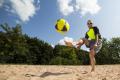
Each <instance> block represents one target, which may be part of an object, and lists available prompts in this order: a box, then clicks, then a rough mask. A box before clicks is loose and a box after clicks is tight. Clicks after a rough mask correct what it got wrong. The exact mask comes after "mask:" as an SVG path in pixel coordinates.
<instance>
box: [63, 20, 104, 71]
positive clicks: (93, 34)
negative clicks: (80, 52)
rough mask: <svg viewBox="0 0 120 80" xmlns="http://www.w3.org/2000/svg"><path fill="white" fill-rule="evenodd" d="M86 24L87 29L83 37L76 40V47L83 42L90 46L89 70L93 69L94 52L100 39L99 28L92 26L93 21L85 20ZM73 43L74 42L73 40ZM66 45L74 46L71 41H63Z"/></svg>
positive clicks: (96, 50) (99, 44)
mask: <svg viewBox="0 0 120 80" xmlns="http://www.w3.org/2000/svg"><path fill="white" fill-rule="evenodd" d="M87 26H88V28H89V30H88V31H87V32H86V34H85V38H83V39H80V40H79V41H77V42H76V45H77V48H80V47H81V46H82V45H83V44H85V45H86V47H88V48H90V52H89V57H90V63H91V67H92V69H91V72H92V71H94V70H95V63H96V61H95V53H97V52H98V51H99V50H100V49H101V47H102V39H101V35H100V33H99V29H98V28H97V27H94V26H93V22H92V21H91V20H88V21H87ZM74 43H75V42H74ZM65 44H66V45H67V46H74V45H73V44H72V43H71V42H67V41H65Z"/></svg>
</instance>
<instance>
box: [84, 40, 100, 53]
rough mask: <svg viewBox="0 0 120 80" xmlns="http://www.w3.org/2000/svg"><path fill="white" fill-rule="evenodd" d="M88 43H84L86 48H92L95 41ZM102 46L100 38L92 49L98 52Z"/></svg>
mask: <svg viewBox="0 0 120 80" xmlns="http://www.w3.org/2000/svg"><path fill="white" fill-rule="evenodd" d="M88 43H89V44H88V45H86V47H87V48H90V50H91V49H93V47H94V45H95V41H92V40H91V41H88ZM101 48H102V39H99V40H98V43H97V47H96V48H95V49H94V50H95V52H96V53H98V52H99V51H100V49H101Z"/></svg>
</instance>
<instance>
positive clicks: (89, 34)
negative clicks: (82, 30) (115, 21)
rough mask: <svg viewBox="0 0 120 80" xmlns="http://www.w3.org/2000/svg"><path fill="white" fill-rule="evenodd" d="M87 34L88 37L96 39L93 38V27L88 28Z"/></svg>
mask: <svg viewBox="0 0 120 80" xmlns="http://www.w3.org/2000/svg"><path fill="white" fill-rule="evenodd" d="M87 35H88V36H89V38H88V39H90V40H91V39H96V38H95V32H94V30H93V28H90V29H89V31H88V32H87Z"/></svg>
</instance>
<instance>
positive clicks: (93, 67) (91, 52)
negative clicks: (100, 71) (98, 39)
mask: <svg viewBox="0 0 120 80" xmlns="http://www.w3.org/2000/svg"><path fill="white" fill-rule="evenodd" d="M94 56H95V51H94V48H93V49H91V50H90V53H89V57H90V63H91V67H92V69H91V72H92V71H95V63H96V61H95V57H94Z"/></svg>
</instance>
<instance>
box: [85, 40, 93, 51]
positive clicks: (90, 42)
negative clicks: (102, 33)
mask: <svg viewBox="0 0 120 80" xmlns="http://www.w3.org/2000/svg"><path fill="white" fill-rule="evenodd" d="M88 42H89V44H88V45H86V47H88V48H90V50H91V49H93V47H94V45H95V40H90V41H88Z"/></svg>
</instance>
